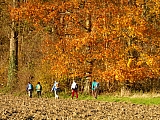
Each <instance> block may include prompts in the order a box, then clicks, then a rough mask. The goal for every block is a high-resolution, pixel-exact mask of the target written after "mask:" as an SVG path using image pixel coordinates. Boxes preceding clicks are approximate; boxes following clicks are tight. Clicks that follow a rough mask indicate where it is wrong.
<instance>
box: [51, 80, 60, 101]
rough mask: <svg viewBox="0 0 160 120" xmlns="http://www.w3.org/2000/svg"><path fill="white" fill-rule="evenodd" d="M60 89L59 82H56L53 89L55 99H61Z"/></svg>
mask: <svg viewBox="0 0 160 120" xmlns="http://www.w3.org/2000/svg"><path fill="white" fill-rule="evenodd" d="M58 89H59V87H58V82H56V81H55V82H54V85H53V87H52V90H51V91H52V92H53V91H54V95H55V99H58V98H59V96H58V93H57V92H58Z"/></svg>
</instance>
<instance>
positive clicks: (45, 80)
mask: <svg viewBox="0 0 160 120" xmlns="http://www.w3.org/2000/svg"><path fill="white" fill-rule="evenodd" d="M73 79H74V80H76V81H77V83H78V84H79V90H80V91H82V92H86V93H88V92H90V83H91V81H92V80H97V81H98V82H100V92H101V93H108V92H116V91H120V90H122V89H124V90H130V91H133V92H136V91H142V92H150V91H154V92H159V91H160V1H159V0H0V87H1V88H2V87H6V86H7V87H9V88H10V89H15V88H16V90H24V89H25V86H26V84H27V82H28V81H31V82H32V83H33V84H34V85H35V84H36V83H37V82H38V81H40V82H41V84H42V86H43V89H44V91H49V90H50V89H51V86H52V84H53V82H54V81H55V80H56V81H58V82H59V83H60V87H61V88H62V90H65V91H68V90H70V85H71V83H72V80H73Z"/></svg>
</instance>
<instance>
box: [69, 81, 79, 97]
mask: <svg viewBox="0 0 160 120" xmlns="http://www.w3.org/2000/svg"><path fill="white" fill-rule="evenodd" d="M71 89H72V99H73V97H74V94H75V93H76V98H77V99H78V84H77V83H76V82H75V81H74V80H73V83H72V85H71Z"/></svg>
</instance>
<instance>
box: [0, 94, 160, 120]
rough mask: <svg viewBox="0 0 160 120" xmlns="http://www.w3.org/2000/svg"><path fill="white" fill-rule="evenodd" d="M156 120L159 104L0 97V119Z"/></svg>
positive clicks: (0, 95)
mask: <svg viewBox="0 0 160 120" xmlns="http://www.w3.org/2000/svg"><path fill="white" fill-rule="evenodd" d="M102 119H103V120H160V106H159V105H138V104H132V103H125V102H103V101H98V100H76V99H73V100H72V99H58V100H55V99H54V98H28V97H27V96H25V97H22V96H19V97H17V96H13V95H2V94H0V120H102Z"/></svg>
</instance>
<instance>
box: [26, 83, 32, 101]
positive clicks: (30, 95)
mask: <svg viewBox="0 0 160 120" xmlns="http://www.w3.org/2000/svg"><path fill="white" fill-rule="evenodd" d="M26 91H27V92H28V95H29V97H30V98H32V92H33V85H32V84H31V83H30V82H28V84H27V87H26Z"/></svg>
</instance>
